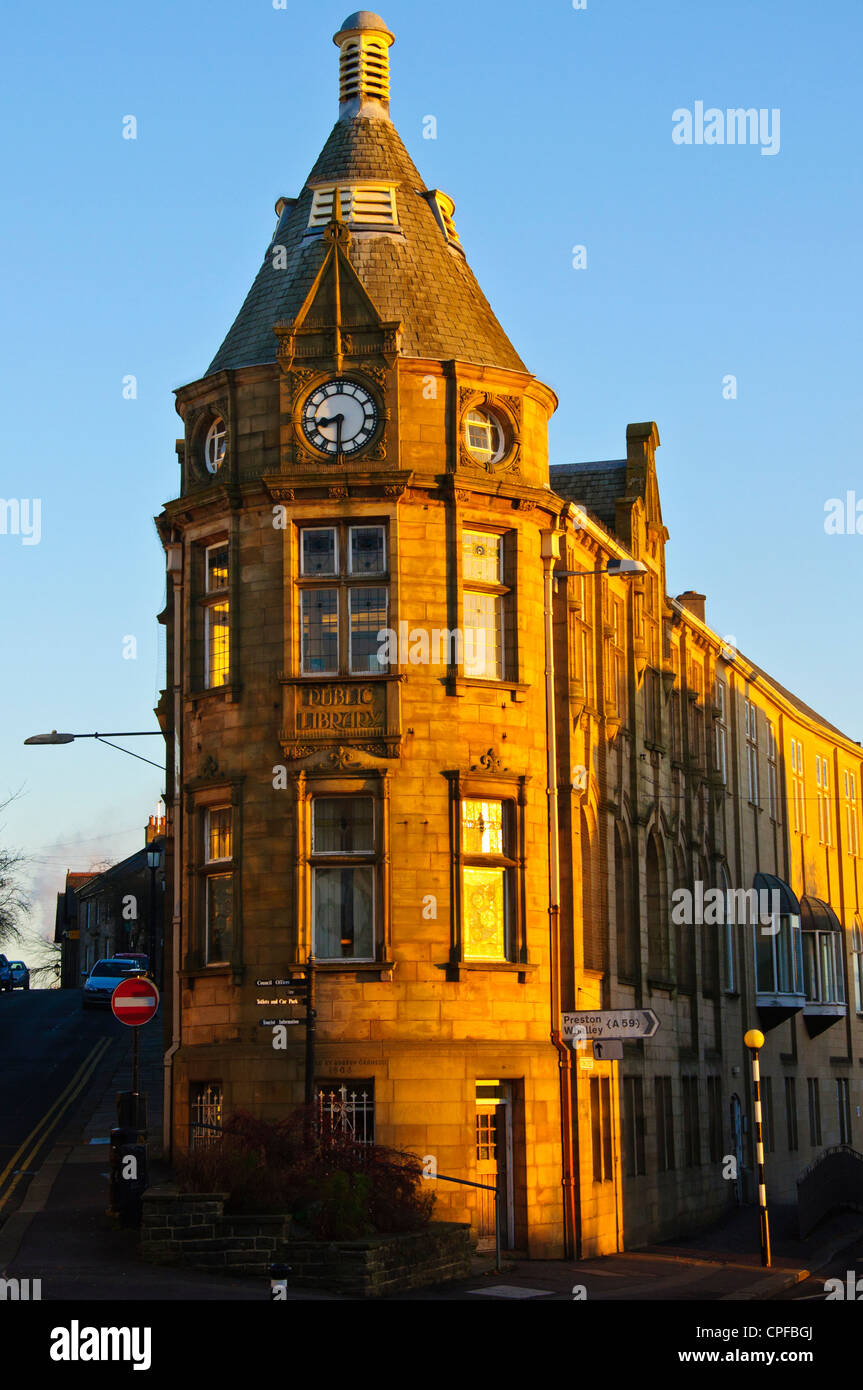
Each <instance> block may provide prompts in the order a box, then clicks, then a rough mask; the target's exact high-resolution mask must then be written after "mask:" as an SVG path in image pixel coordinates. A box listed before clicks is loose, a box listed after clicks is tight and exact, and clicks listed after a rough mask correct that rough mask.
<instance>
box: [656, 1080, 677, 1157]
mask: <svg viewBox="0 0 863 1390" xmlns="http://www.w3.org/2000/svg"><path fill="white" fill-rule="evenodd" d="M653 1089H654V1099H655V1103H656V1158H657V1168H658V1169H659V1171H660V1173H667V1172H669V1171H670V1169H672V1168H673V1167H674V1108H673V1106H672V1103H671V1077H670V1076H656V1077H654V1083H653Z"/></svg>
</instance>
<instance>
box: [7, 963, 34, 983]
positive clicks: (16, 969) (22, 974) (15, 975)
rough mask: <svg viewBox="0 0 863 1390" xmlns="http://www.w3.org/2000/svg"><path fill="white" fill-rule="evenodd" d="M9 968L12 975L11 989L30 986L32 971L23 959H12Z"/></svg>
mask: <svg viewBox="0 0 863 1390" xmlns="http://www.w3.org/2000/svg"><path fill="white" fill-rule="evenodd" d="M9 970H10V973H11V975H12V984H11V986H10V988H11V989H29V988H30V971H29V970H28V969H27V967H26V965H25V964H24V962H23V960H10V962H9Z"/></svg>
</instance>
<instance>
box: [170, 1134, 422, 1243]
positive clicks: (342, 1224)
mask: <svg viewBox="0 0 863 1390" xmlns="http://www.w3.org/2000/svg"><path fill="white" fill-rule="evenodd" d="M176 1171H177V1178H178V1181H179V1184H180V1188H181V1190H182V1191H184V1192H226V1193H227V1194H228V1200H227V1202H226V1210H228V1211H233V1212H260V1213H262V1214H263V1213H266V1212H284V1213H285V1214H286V1215H287V1214H290V1215H292V1216H294V1218H295V1219H296V1220H297V1222H298V1223H299V1224H300V1225H302V1226H303V1227H305V1228H306V1229H307V1230H308V1231H309V1233H310V1235H312V1236H313V1237H314V1238H316V1239H320V1240H353V1239H358V1238H360V1237H362V1236H367V1235H372V1234H374V1233H375V1232H377V1233H380V1234H385V1233H389V1232H401V1231H417V1230H421V1229H422V1228H423V1227H424V1226H426V1225H427V1224H428V1222H429V1221H430V1220H431V1214H432V1209H433V1207H434V1195H433V1193H431V1192H427V1191H423V1179H422V1165H421V1164H420V1161H419V1159H418V1158H416V1156H415V1155H414V1154H409V1153H403V1152H402V1151H400V1150H397V1149H389V1148H386V1147H384V1146H383V1145H380V1144H358V1143H357V1142H356V1141H355V1140H354V1139H352V1138H351V1136H350V1135H345V1134H339V1133H329V1132H326V1133H324V1134H319V1133H318V1132H317V1130H316V1127H315V1124H314V1116H313V1114H312V1113H311V1112H310V1111H307V1110H303V1109H301V1110H297V1111H295V1112H294V1113H293V1114H292V1115H291V1116H289V1117H288V1118H287V1119H285V1120H280V1121H277V1122H272V1121H267V1120H260V1119H257V1118H256V1117H255V1116H253V1115H248V1114H246V1113H243V1112H238V1113H237V1114H234V1115H232V1116H230V1117H229V1118H228V1120H227V1121H226V1123H225V1125H224V1128H223V1129H222V1131H221V1132H220V1133H219V1134H217V1135H215V1136H214V1138H213V1139H212V1140H211V1141H210V1142H208V1143H206V1144H201V1145H197V1146H195V1147H194V1148H192V1149H190V1150H189V1151H188V1153H186V1154H183V1155H182V1156H181V1157H180V1158H179V1159H178V1161H177V1164H176Z"/></svg>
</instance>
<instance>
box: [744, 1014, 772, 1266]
mask: <svg viewBox="0 0 863 1390" xmlns="http://www.w3.org/2000/svg"><path fill="white" fill-rule="evenodd" d="M743 1041H744V1043H745V1045H746V1046H747V1047H748V1048H749V1049H750V1051H751V1052H752V1085H753V1087H754V1089H755V1157H756V1161H757V1163H758V1217H759V1221H760V1225H761V1263H762V1264H763V1265H764V1267H765V1268H766V1269H769V1268H770V1265H771V1260H770V1219H769V1217H768V1215H767V1184H766V1183H765V1181H764V1132H763V1130H762V1127H761V1070H760V1068H759V1065H758V1051H759V1048H762V1047H763V1046H764V1034H763V1033H761V1032H759V1030H758V1029H757V1028H750V1029H749V1032H748V1033H744V1035H743Z"/></svg>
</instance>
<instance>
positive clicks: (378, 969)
mask: <svg viewBox="0 0 863 1390" xmlns="http://www.w3.org/2000/svg"><path fill="white" fill-rule="evenodd" d="M300 968H301V967H300V966H297V969H298V970H299V969H300ZM302 968H305V969H307V968H308V967H302ZM395 968H396V961H394V960H325V961H317V960H316V961H315V963H314V973H315V974H316V975H350V974H362V975H377V977H378V979H383V977H384V976H385V975H392V972H393V971H394V970H395Z"/></svg>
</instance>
